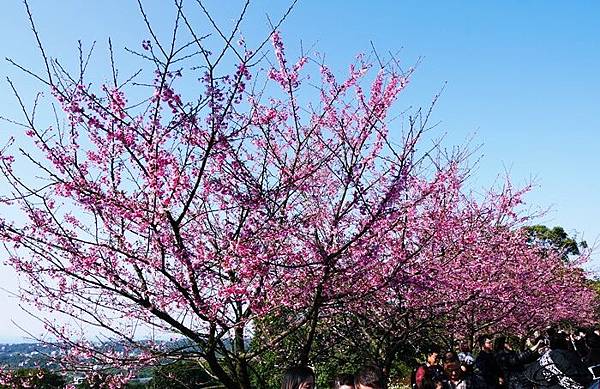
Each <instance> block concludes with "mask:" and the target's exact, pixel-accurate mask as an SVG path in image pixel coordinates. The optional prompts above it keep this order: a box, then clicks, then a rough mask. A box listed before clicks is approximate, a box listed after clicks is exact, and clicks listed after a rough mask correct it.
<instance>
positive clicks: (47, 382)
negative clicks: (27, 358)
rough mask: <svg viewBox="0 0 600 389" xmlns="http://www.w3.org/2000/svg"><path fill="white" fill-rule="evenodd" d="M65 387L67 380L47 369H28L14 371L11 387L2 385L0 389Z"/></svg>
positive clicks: (58, 388)
mask: <svg viewBox="0 0 600 389" xmlns="http://www.w3.org/2000/svg"><path fill="white" fill-rule="evenodd" d="M65 385H66V382H65V379H64V377H62V376H61V375H58V374H56V373H53V372H51V371H48V370H46V369H36V368H26V369H18V370H16V371H14V372H13V378H12V379H11V381H10V385H0V388H2V389H19V388H36V389H60V388H63V387H64V386H65Z"/></svg>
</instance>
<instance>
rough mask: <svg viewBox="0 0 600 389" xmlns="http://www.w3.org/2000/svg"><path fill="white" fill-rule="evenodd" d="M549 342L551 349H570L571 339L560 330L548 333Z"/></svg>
mask: <svg viewBox="0 0 600 389" xmlns="http://www.w3.org/2000/svg"><path fill="white" fill-rule="evenodd" d="M548 344H549V347H550V350H568V349H569V341H568V340H567V338H566V337H565V336H564V335H563V334H561V333H560V332H554V333H548Z"/></svg>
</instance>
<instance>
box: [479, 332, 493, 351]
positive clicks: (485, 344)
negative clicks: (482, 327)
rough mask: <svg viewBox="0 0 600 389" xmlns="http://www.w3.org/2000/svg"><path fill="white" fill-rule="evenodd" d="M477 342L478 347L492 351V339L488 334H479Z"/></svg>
mask: <svg viewBox="0 0 600 389" xmlns="http://www.w3.org/2000/svg"><path fill="white" fill-rule="evenodd" d="M477 343H479V348H480V349H481V351H484V352H488V353H489V352H492V351H493V350H494V341H493V340H492V337H491V336H490V335H481V336H480V337H479V338H478V340H477Z"/></svg>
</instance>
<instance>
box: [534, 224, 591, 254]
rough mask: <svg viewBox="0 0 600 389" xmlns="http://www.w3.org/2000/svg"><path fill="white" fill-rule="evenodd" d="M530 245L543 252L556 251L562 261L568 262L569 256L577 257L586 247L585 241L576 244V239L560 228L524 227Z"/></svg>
mask: <svg viewBox="0 0 600 389" xmlns="http://www.w3.org/2000/svg"><path fill="white" fill-rule="evenodd" d="M525 231H526V232H527V235H528V237H529V242H530V243H531V244H535V245H538V246H539V247H540V248H541V249H542V250H543V251H548V250H558V251H560V252H561V253H562V256H563V259H564V260H568V259H569V255H579V254H580V253H581V252H580V249H585V248H587V247H588V245H587V242H586V241H581V242H577V240H576V239H577V237H576V236H575V237H570V236H569V235H568V234H567V233H566V232H565V230H564V228H562V227H560V226H556V227H554V228H552V229H550V228H548V227H546V226H544V225H535V226H527V227H525Z"/></svg>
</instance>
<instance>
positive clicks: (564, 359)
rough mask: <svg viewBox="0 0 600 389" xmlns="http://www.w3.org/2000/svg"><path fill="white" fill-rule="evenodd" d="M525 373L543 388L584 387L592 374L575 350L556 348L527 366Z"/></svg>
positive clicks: (577, 388) (579, 388) (576, 388)
mask: <svg viewBox="0 0 600 389" xmlns="http://www.w3.org/2000/svg"><path fill="white" fill-rule="evenodd" d="M523 375H524V376H525V377H526V378H527V379H528V380H529V381H531V382H532V383H533V384H534V385H536V386H537V387H539V388H543V389H560V388H566V389H584V388H587V386H588V385H589V384H590V383H591V382H592V375H591V374H590V372H589V371H588V369H587V368H586V367H585V365H584V364H583V362H581V360H580V359H579V357H578V355H577V354H576V353H574V352H573V351H568V350H562V349H555V350H550V351H548V352H546V353H545V354H544V355H542V356H541V357H540V359H538V360H537V361H536V362H534V363H531V364H530V365H528V366H527V367H526V368H525V371H524V372H523Z"/></svg>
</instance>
